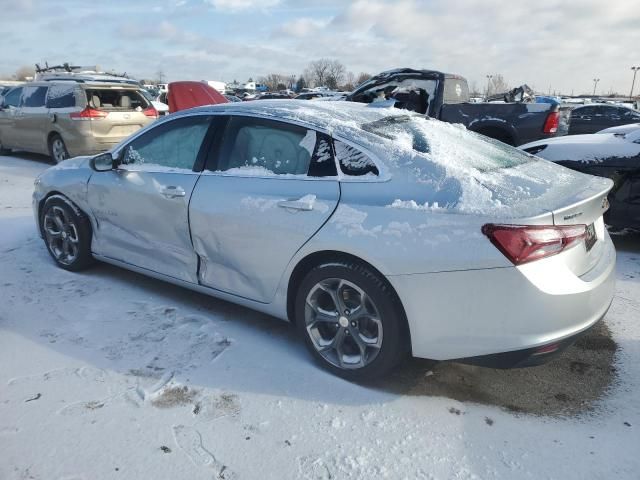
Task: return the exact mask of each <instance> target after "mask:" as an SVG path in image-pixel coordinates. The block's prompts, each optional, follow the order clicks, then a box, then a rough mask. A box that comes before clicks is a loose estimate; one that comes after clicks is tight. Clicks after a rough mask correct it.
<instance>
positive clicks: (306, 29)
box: [274, 17, 329, 38]
mask: <svg viewBox="0 0 640 480" xmlns="http://www.w3.org/2000/svg"><path fill="white" fill-rule="evenodd" d="M328 24H329V20H323V19H316V18H309V17H301V18H296V19H295V20H292V21H290V22H286V23H283V24H282V25H280V26H279V27H278V28H276V29H275V31H274V33H276V34H280V35H285V36H291V37H299V38H301V37H306V36H308V35H311V34H317V33H318V32H319V31H320V30H322V29H323V28H325V27H326V26H327V25H328Z"/></svg>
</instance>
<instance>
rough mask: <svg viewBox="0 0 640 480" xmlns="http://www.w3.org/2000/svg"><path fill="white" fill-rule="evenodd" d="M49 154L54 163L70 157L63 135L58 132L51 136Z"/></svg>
mask: <svg viewBox="0 0 640 480" xmlns="http://www.w3.org/2000/svg"><path fill="white" fill-rule="evenodd" d="M49 156H50V157H51V160H53V161H54V163H60V162H62V161H63V160H66V159H67V158H69V152H68V151H67V146H66V145H65V144H64V140H62V137H61V136H60V135H58V134H57V133H54V134H53V135H51V138H50V139H49Z"/></svg>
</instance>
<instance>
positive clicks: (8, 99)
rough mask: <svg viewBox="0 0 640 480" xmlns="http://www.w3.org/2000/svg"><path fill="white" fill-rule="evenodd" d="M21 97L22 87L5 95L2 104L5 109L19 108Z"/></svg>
mask: <svg viewBox="0 0 640 480" xmlns="http://www.w3.org/2000/svg"><path fill="white" fill-rule="evenodd" d="M21 95H22V87H19V88H14V89H13V90H11V91H10V92H9V93H7V94H6V95H5V97H4V102H3V103H4V104H5V105H6V106H7V107H16V108H17V107H19V106H20V96H21Z"/></svg>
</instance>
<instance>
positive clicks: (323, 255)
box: [287, 250, 411, 348]
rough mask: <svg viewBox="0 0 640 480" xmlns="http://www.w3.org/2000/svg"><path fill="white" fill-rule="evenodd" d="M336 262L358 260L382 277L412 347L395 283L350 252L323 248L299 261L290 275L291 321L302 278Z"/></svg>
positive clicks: (289, 316)
mask: <svg viewBox="0 0 640 480" xmlns="http://www.w3.org/2000/svg"><path fill="white" fill-rule="evenodd" d="M335 262H357V263H359V264H361V265H363V266H365V267H367V268H368V269H370V270H371V271H372V272H373V273H375V274H376V275H377V276H378V277H379V278H380V280H381V281H382V282H383V283H384V284H385V286H386V287H387V288H388V289H389V291H390V292H391V294H392V295H393V297H394V300H395V302H396V304H397V306H398V308H399V310H400V316H401V318H402V319H403V321H404V329H405V332H406V335H407V340H408V342H409V348H411V332H410V330H409V323H408V321H407V315H406V313H405V311H404V306H403V305H402V301H400V297H399V296H398V293H397V292H396V290H395V288H393V285H391V283H389V281H388V280H387V278H386V277H385V276H384V275H383V274H382V273H381V272H380V270H378V269H377V268H376V267H374V266H373V265H371V264H370V263H369V262H366V261H364V260H362V259H361V258H359V257H356V256H355V255H351V254H349V253H344V252H339V251H335V250H323V251H320V252H314V253H312V254H310V255H308V256H306V257H305V258H303V259H302V260H300V262H298V264H297V265H296V267H295V268H294V269H293V272H292V273H291V276H290V277H289V284H288V285H287V317H288V318H289V321H290V322H291V323H294V324H295V322H296V316H295V301H296V294H297V293H298V289H297V286H298V285H299V284H300V282H302V279H303V278H304V277H305V275H306V274H307V273H309V272H310V271H311V270H312V269H313V268H315V267H317V266H319V265H322V264H323V263H335Z"/></svg>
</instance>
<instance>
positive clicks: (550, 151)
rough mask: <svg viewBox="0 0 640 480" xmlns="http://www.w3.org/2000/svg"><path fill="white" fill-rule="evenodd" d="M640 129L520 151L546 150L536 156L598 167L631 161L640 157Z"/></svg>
mask: <svg viewBox="0 0 640 480" xmlns="http://www.w3.org/2000/svg"><path fill="white" fill-rule="evenodd" d="M638 142H640V129H636V130H635V131H633V132H631V133H628V134H626V135H621V134H616V133H597V134H587V135H567V136H564V137H555V138H550V139H547V140H540V141H537V142H531V143H527V144H525V145H520V147H518V148H520V149H521V150H526V149H529V148H533V147H541V146H545V145H546V148H544V149H543V150H540V151H539V152H537V153H536V155H537V156H538V157H541V158H544V159H546V160H551V161H575V162H581V163H599V162H602V161H603V160H604V159H606V158H611V157H618V158H630V157H635V156H638V155H640V143H638Z"/></svg>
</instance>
